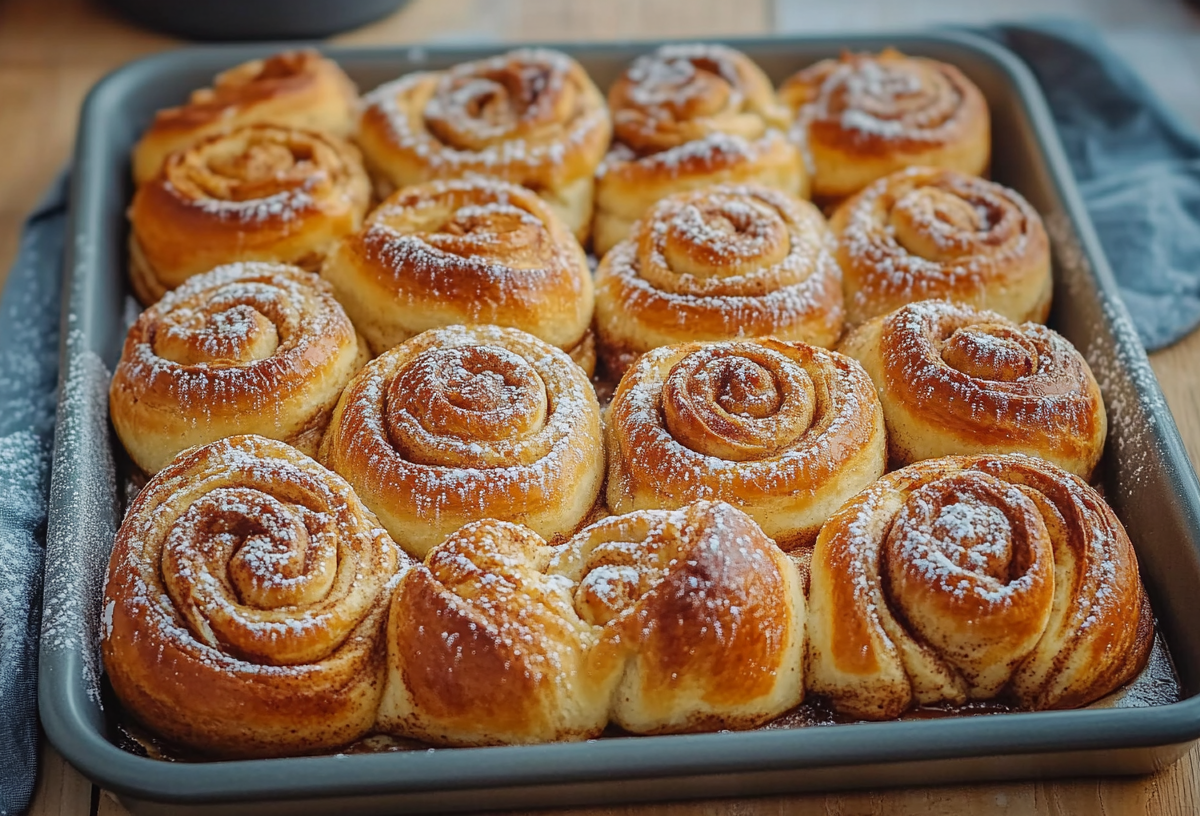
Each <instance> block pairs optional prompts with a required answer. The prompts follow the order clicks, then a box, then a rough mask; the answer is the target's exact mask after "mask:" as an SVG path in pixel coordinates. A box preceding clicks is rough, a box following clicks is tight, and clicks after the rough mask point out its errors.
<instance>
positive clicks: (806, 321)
mask: <svg viewBox="0 0 1200 816" xmlns="http://www.w3.org/2000/svg"><path fill="white" fill-rule="evenodd" d="M832 248H833V244H832V234H831V233H830V232H829V229H828V227H827V226H826V224H825V219H824V218H823V217H822V216H821V214H820V212H819V211H818V210H817V209H816V208H815V207H813V206H812V205H811V204H809V203H808V202H806V201H801V200H799V199H797V198H793V197H791V196H788V195H786V194H784V193H781V192H779V191H777V190H770V189H767V188H765V187H761V186H757V185H738V186H721V187H714V188H712V189H710V190H704V191H701V192H692V193H680V194H677V195H674V196H671V197H669V198H666V199H664V200H662V201H660V202H659V203H658V204H656V205H655V206H654V207H653V208H652V209H651V210H650V211H649V212H648V213H646V216H645V218H644V219H643V220H642V221H640V222H639V223H638V226H637V227H636V228H635V230H634V232H633V234H632V235H631V237H630V239H629V240H628V241H625V242H623V243H621V244H619V245H618V246H617V248H616V249H614V250H613V251H612V252H610V253H609V254H608V255H606V256H605V257H604V260H602V261H601V262H600V267H599V269H598V270H597V271H596V328H597V332H598V334H599V338H598V339H599V343H600V355H601V358H602V359H603V360H604V362H605V365H606V366H607V368H608V370H609V372H610V374H613V375H618V376H619V375H620V374H621V373H622V372H624V371H625V369H626V368H628V366H629V365H630V363H632V361H633V359H634V358H635V357H636V356H637V355H638V354H641V353H642V352H645V351H649V350H650V349H653V348H658V347H660V346H665V345H669V344H671V343H679V342H683V341H687V340H708V341H712V340H729V339H733V338H736V337H758V336H762V335H774V336H777V337H779V338H781V339H784V340H801V341H804V342H809V343H814V344H816V345H821V346H832V345H833V344H834V343H836V342H837V339H838V337H839V336H840V335H841V332H842V286H841V273H840V271H839V270H838V267H837V263H836V262H835V261H834V258H833V253H832Z"/></svg>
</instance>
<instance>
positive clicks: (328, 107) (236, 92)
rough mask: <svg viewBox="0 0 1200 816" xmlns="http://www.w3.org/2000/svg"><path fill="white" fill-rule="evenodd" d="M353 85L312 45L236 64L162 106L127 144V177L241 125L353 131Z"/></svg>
mask: <svg viewBox="0 0 1200 816" xmlns="http://www.w3.org/2000/svg"><path fill="white" fill-rule="evenodd" d="M357 108H358V89H357V88H355V87H354V83H353V82H351V81H350V78H349V77H348V76H346V74H345V73H344V72H343V71H342V69H341V68H339V67H338V65H337V63H336V62H334V61H333V60H330V59H326V58H324V57H322V56H321V55H320V53H318V52H317V51H314V50H312V49H305V50H299V51H284V52H282V53H280V54H276V55H274V56H272V57H269V58H267V59H257V60H251V61H250V62H245V63H242V64H241V65H238V66H236V67H234V68H230V69H229V70H228V71H224V72H223V73H220V74H218V75H217V76H216V78H215V79H214V80H213V85H212V87H211V88H202V89H200V90H197V91H193V92H192V94H191V96H190V97H189V98H188V101H187V102H186V103H185V104H183V105H180V106H179V107H176V108H167V109H165V110H160V111H159V112H158V113H157V114H155V116H154V121H153V122H152V123H151V125H150V127H149V128H147V130H146V132H145V133H144V134H142V138H141V140H140V141H139V142H138V143H137V146H136V147H135V148H134V150H133V179H134V181H135V182H136V183H137V184H144V183H145V182H147V181H150V179H152V178H154V177H155V176H156V175H158V171H159V170H160V169H161V168H162V166H163V164H164V163H165V162H166V160H167V156H169V155H171V154H172V153H175V152H177V151H179V150H185V149H187V148H189V147H191V146H192V145H194V144H196V143H197V142H199V141H201V140H203V139H205V138H207V137H209V136H214V135H216V134H219V133H229V132H230V131H233V130H237V129H238V128H241V127H243V126H245V125H257V124H273V125H279V126H281V127H284V128H301V129H304V130H316V131H322V132H326V133H332V134H333V135H335V136H341V137H346V136H349V135H350V133H351V132H352V131H353V129H354V118H355V115H356V113H357Z"/></svg>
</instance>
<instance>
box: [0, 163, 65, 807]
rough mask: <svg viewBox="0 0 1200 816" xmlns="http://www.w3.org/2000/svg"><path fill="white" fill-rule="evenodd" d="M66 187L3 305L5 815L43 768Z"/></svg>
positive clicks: (26, 237)
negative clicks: (45, 572) (41, 707)
mask: <svg viewBox="0 0 1200 816" xmlns="http://www.w3.org/2000/svg"><path fill="white" fill-rule="evenodd" d="M66 200H67V192H66V179H65V177H64V178H60V179H59V180H58V181H57V182H55V184H54V186H53V187H52V188H51V189H50V191H49V192H48V193H47V195H46V197H45V198H44V199H43V201H42V203H41V204H40V205H39V206H38V208H37V209H36V210H34V211H33V213H32V214H31V215H30V216H29V219H28V220H27V221H26V222H25V229H24V232H23V233H22V235H21V244H20V248H19V249H18V251H17V260H16V263H15V264H13V267H12V271H10V272H9V276H8V283H7V284H6V285H5V288H4V296H3V299H0V814H16V813H22V812H24V811H25V809H26V808H27V807H28V806H29V797H30V796H31V795H32V794H33V784H34V778H35V771H36V769H37V737H38V729H37V645H38V644H37V632H38V623H39V618H40V614H41V590H42V553H43V549H42V548H43V545H44V544H45V533H46V495H47V493H48V492H49V489H50V448H51V443H52V440H53V437H54V410H55V390H56V386H57V379H58V321H59V293H60V290H61V288H62V259H63V240H64V236H65V232H66V210H67V206H66Z"/></svg>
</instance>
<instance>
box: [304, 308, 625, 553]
mask: <svg viewBox="0 0 1200 816" xmlns="http://www.w3.org/2000/svg"><path fill="white" fill-rule="evenodd" d="M321 461H322V462H323V463H325V464H326V465H327V466H329V467H331V468H332V469H333V470H335V471H337V472H338V473H340V474H342V475H343V476H345V477H346V479H347V480H349V482H350V483H351V484H352V485H354V488H355V490H357V491H358V494H359V496H361V497H362V499H363V502H364V503H366V505H367V506H368V507H370V508H371V509H372V510H373V511H374V512H375V513H376V514H377V515H378V516H379V518H380V520H381V521H382V522H383V525H384V526H385V527H386V528H387V529H388V531H389V532H390V533H391V534H392V536H393V537H394V538H395V539H396V541H397V543H399V544H400V546H402V547H404V548H405V549H406V550H408V551H409V552H410V553H412V554H414V555H416V556H418V557H424V556H425V554H426V553H428V552H429V550H430V548H432V547H433V546H434V545H436V544H438V543H440V542H441V541H443V540H444V539H445V538H446V536H447V535H449V534H450V533H452V532H454V531H455V530H457V529H458V528H459V527H461V526H463V525H464V524H467V523H469V522H472V521H477V520H479V519H484V518H495V519H501V520H505V521H514V522H520V523H522V524H525V525H527V526H529V527H531V528H532V529H533V530H534V531H536V532H537V533H538V534H540V535H542V536H544V537H546V538H551V539H552V538H554V537H556V536H567V535H570V534H571V533H573V532H574V531H575V530H576V528H577V527H578V525H579V524H580V523H581V522H582V521H583V520H584V519H585V518H586V517H587V515H588V513H589V511H590V510H591V509H592V506H593V505H594V504H595V503H596V500H597V498H598V496H599V493H600V486H601V482H602V481H603V478H604V445H603V441H602V439H601V431H600V406H599V405H598V403H597V402H596V394H595V391H594V390H593V389H592V386H591V383H590V382H589V381H588V378H587V375H585V374H584V372H583V371H582V370H581V369H580V368H579V366H577V365H575V364H574V363H573V362H571V359H570V358H569V357H568V356H567V355H566V354H565V353H563V352H561V351H559V350H557V349H555V348H554V347H553V346H549V345H547V344H545V343H543V342H542V341H540V340H538V339H537V338H536V337H533V336H532V335H529V334H526V333H524V332H521V331H518V330H516V329H507V328H500V327H498V326H451V327H447V328H444V329H434V330H431V331H428V332H425V333H424V334H420V335H418V336H417V337H414V338H413V339H412V340H409V341H407V342H405V343H403V344H401V345H399V346H397V347H396V348H394V349H392V350H391V351H389V352H387V353H385V354H384V355H382V356H381V357H379V358H377V359H375V360H374V361H372V362H371V363H369V364H368V365H367V367H366V368H364V369H363V370H362V372H361V373H360V374H359V375H358V376H357V377H355V378H354V380H353V381H352V382H351V383H350V385H349V386H347V388H346V390H345V392H344V393H343V394H342V397H341V399H340V400H339V402H338V405H337V408H336V409H335V410H334V415H333V419H332V421H331V422H330V426H329V431H328V433H327V434H326V436H325V440H324V442H323V443H322V445H321Z"/></svg>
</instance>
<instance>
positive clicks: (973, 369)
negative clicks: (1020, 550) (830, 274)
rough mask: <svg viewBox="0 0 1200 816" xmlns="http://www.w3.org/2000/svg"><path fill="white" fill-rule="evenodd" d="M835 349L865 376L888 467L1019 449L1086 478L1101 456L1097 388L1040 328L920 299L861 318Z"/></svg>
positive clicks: (1082, 366)
mask: <svg viewBox="0 0 1200 816" xmlns="http://www.w3.org/2000/svg"><path fill="white" fill-rule="evenodd" d="M840 351H841V352H842V353H843V354H848V355H850V356H851V357H853V358H854V359H856V360H858V361H859V362H860V363H862V365H863V368H865V369H866V371H867V373H868V374H869V375H871V379H872V380H874V381H875V387H876V389H878V391H879V400H880V402H881V403H882V404H883V416H884V419H885V420H886V422H887V429H888V450H889V453H890V456H891V460H892V461H893V462H894V463H897V464H898V465H907V464H911V463H912V462H916V461H918V460H920V459H936V458H937V457H940V456H950V455H952V454H974V453H1025V454H1029V455H1030V456H1039V457H1041V458H1042V459H1046V460H1048V461H1050V462H1053V463H1054V464H1056V465H1058V466H1059V467H1061V468H1063V469H1064V470H1066V471H1069V472H1071V473H1074V474H1076V475H1078V476H1082V477H1084V478H1085V479H1086V478H1088V477H1090V476H1091V474H1092V472H1093V471H1094V470H1095V468H1096V465H1097V464H1098V463H1099V461H1100V455H1101V454H1102V453H1103V452H1104V438H1105V434H1106V433H1107V428H1108V422H1107V419H1106V416H1105V413H1104V400H1103V399H1102V398H1101V396H1100V387H1099V385H1097V384H1096V379H1095V377H1093V376H1092V371H1091V369H1090V368H1088V364H1087V362H1086V361H1085V360H1084V359H1083V356H1082V355H1081V354H1080V353H1079V352H1078V351H1076V350H1075V347H1074V346H1072V345H1071V344H1070V343H1069V342H1067V340H1066V339H1065V338H1064V337H1063V336H1062V335H1060V334H1058V333H1056V332H1054V331H1051V330H1050V329H1048V328H1046V327H1045V326H1041V325H1039V324H1037V323H1023V324H1021V325H1017V324H1016V323H1013V322H1012V321H1011V320H1009V319H1007V318H1005V317H1002V316H1001V315H998V314H996V313H995V312H984V311H979V310H977V309H973V308H971V307H970V306H964V305H961V304H955V303H948V302H946V301H943V300H926V301H921V302H920V303H914V304H911V305H909V306H905V307H903V308H901V309H898V310H897V311H895V312H892V313H891V314H890V315H887V316H885V317H877V318H874V319H873V320H871V321H869V322H867V323H864V324H863V325H862V326H860V327H858V328H857V329H856V330H854V332H852V333H851V334H850V336H849V337H847V338H846V339H845V340H844V341H843V342H842V345H841V347H840Z"/></svg>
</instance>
